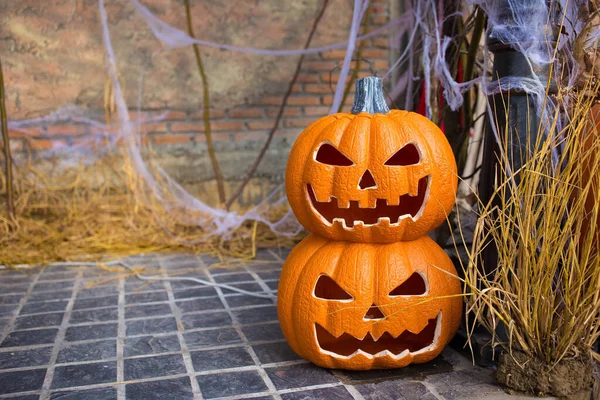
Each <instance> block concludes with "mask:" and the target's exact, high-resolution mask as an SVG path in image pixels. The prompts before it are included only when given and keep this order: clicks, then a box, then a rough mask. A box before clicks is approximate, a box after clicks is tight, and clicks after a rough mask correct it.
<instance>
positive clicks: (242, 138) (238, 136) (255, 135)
mask: <svg viewBox="0 0 600 400" xmlns="http://www.w3.org/2000/svg"><path fill="white" fill-rule="evenodd" d="M276 135H277V133H276ZM268 136H269V132H268V131H256V132H239V133H235V134H233V135H232V139H233V140H234V141H235V142H254V141H257V140H261V141H262V140H265V139H266V138H267V137H268Z"/></svg>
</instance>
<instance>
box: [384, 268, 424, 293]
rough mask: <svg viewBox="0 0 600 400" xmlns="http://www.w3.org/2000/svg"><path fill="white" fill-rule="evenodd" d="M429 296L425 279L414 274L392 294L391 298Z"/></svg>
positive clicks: (416, 273)
mask: <svg viewBox="0 0 600 400" xmlns="http://www.w3.org/2000/svg"><path fill="white" fill-rule="evenodd" d="M421 294H427V283H426V282H425V278H424V277H423V276H422V275H421V274H419V273H418V272H414V273H413V274H412V275H411V276H410V277H409V278H408V279H407V280H405V281H404V282H402V284H401V285H400V286H398V287H396V288H395V289H394V290H392V291H391V292H390V296H418V295H421Z"/></svg>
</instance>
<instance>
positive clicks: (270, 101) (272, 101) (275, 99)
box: [259, 95, 283, 106]
mask: <svg viewBox="0 0 600 400" xmlns="http://www.w3.org/2000/svg"><path fill="white" fill-rule="evenodd" d="M282 101H283V95H282V96H265V97H262V98H261V99H260V100H259V103H260V104H264V105H266V106H278V105H281V102H282Z"/></svg>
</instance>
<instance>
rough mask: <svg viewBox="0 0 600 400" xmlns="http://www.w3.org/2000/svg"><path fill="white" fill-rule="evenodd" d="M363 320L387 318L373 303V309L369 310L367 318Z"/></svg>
mask: <svg viewBox="0 0 600 400" xmlns="http://www.w3.org/2000/svg"><path fill="white" fill-rule="evenodd" d="M363 318H364V319H382V318H385V315H383V313H382V312H381V310H380V309H379V307H377V304H375V303H373V304H372V305H371V308H369V310H368V311H367V313H366V314H365V316H364V317H363Z"/></svg>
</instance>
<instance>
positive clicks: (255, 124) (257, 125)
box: [247, 120, 275, 131]
mask: <svg viewBox="0 0 600 400" xmlns="http://www.w3.org/2000/svg"><path fill="white" fill-rule="evenodd" d="M274 124H275V121H269V120H264V121H251V122H248V123H247V125H248V129H249V130H252V131H255V130H257V129H261V130H264V129H272V128H273V125H274Z"/></svg>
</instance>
